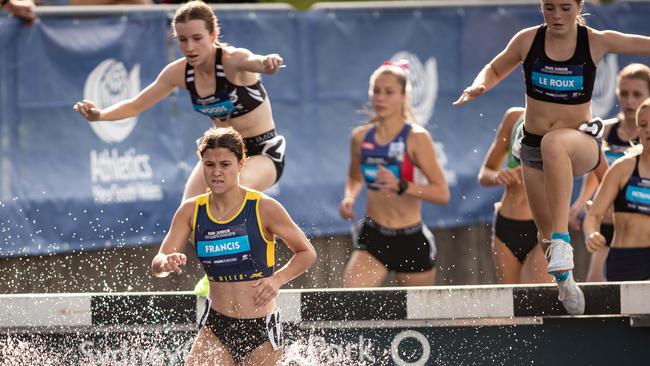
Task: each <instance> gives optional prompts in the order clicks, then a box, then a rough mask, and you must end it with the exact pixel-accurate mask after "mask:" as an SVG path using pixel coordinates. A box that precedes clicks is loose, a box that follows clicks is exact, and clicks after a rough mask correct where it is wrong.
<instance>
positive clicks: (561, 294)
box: [557, 272, 585, 315]
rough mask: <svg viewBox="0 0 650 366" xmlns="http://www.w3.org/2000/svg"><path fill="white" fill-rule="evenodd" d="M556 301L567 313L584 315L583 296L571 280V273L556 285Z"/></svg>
mask: <svg viewBox="0 0 650 366" xmlns="http://www.w3.org/2000/svg"><path fill="white" fill-rule="evenodd" d="M557 290H558V296H557V298H558V300H560V302H562V306H564V309H565V310H566V312H567V313H569V314H571V315H582V314H584V313H585V294H584V293H582V290H581V289H580V287H578V285H577V284H576V281H575V280H574V279H573V272H569V277H568V278H567V279H566V280H565V281H562V282H558V283H557Z"/></svg>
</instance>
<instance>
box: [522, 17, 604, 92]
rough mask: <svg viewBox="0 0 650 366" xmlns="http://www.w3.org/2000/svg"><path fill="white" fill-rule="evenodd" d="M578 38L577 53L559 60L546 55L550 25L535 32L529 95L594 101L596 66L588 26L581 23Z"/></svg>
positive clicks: (527, 65)
mask: <svg viewBox="0 0 650 366" xmlns="http://www.w3.org/2000/svg"><path fill="white" fill-rule="evenodd" d="M577 27H578V40H577V44H576V49H575V52H574V54H573V56H572V57H571V58H570V59H568V60H566V61H555V60H552V59H550V58H549V57H548V56H547V55H546V50H545V49H544V40H545V39H546V28H547V26H546V24H544V25H541V26H540V27H539V28H538V29H537V33H536V34H535V40H534V41H533V44H532V45H531V46H530V50H529V51H528V55H526V59H525V60H524V76H525V79H526V95H528V96H529V97H531V98H533V99H536V100H541V101H544V102H551V103H558V104H582V103H586V102H588V101H590V100H591V94H592V92H593V90H594V82H595V80H596V65H595V64H594V61H593V60H592V59H591V52H590V49H589V34H588V30H587V27H585V26H582V25H579V24H578V25H577Z"/></svg>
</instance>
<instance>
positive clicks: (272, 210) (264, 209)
mask: <svg viewBox="0 0 650 366" xmlns="http://www.w3.org/2000/svg"><path fill="white" fill-rule="evenodd" d="M259 193H260V195H259V212H260V217H261V219H262V220H263V221H268V220H269V219H275V218H277V217H278V215H281V214H282V213H285V212H286V210H285V208H284V206H282V204H281V203H280V202H279V201H278V200H276V199H275V198H273V197H271V196H269V195H267V194H265V193H262V192H259Z"/></svg>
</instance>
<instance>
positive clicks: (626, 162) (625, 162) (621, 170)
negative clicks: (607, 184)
mask: <svg viewBox="0 0 650 366" xmlns="http://www.w3.org/2000/svg"><path fill="white" fill-rule="evenodd" d="M638 156H639V154H638V153H630V154H627V155H624V156H622V157H620V158H618V159H616V160H615V161H614V163H612V166H610V167H609V168H608V170H610V171H611V173H612V174H616V175H623V174H630V173H631V172H632V170H633V169H634V166H636V159H637V157H638Z"/></svg>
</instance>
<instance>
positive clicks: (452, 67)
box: [0, 3, 650, 256]
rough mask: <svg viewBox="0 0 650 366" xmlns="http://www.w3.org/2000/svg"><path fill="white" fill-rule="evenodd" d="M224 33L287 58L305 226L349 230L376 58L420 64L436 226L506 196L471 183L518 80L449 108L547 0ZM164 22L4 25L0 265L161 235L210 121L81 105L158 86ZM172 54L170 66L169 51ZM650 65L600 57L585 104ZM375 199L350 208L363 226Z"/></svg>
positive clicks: (627, 20)
mask: <svg viewBox="0 0 650 366" xmlns="http://www.w3.org/2000/svg"><path fill="white" fill-rule="evenodd" d="M587 10H588V12H589V13H591V16H589V17H588V18H587V19H588V22H589V24H590V25H592V26H593V27H595V28H599V29H603V28H607V29H614V30H619V31H623V32H630V33H639V34H650V23H648V22H647V19H646V16H645V14H648V13H650V4H649V3H616V4H612V5H606V6H605V5H603V6H592V7H589V8H588V9H587ZM217 16H218V17H219V19H220V22H221V26H222V37H221V38H222V40H224V41H226V42H229V43H232V44H234V45H236V46H240V47H245V48H248V49H250V50H252V51H253V52H255V53H260V54H265V53H269V52H278V53H280V54H281V55H282V56H283V57H284V59H285V62H286V64H287V65H288V67H287V68H286V69H282V70H281V71H280V72H279V73H278V74H277V75H274V76H268V77H267V76H265V77H264V83H265V85H266V87H267V90H268V92H269V95H270V98H271V100H272V103H273V112H274V118H275V121H276V124H277V129H278V131H279V132H280V133H281V134H283V135H285V136H286V138H287V141H288V144H287V167H286V170H285V174H284V176H283V177H282V179H281V181H280V182H279V184H277V185H276V186H274V187H272V188H271V189H270V190H269V191H268V193H270V194H271V195H273V196H274V197H276V198H277V199H279V200H280V201H281V202H282V203H284V204H285V206H286V207H287V209H288V211H289V212H290V213H291V215H292V216H293V217H294V219H295V220H296V221H297V222H298V223H299V225H300V226H301V227H303V228H304V229H305V231H306V232H308V233H309V234H313V235H325V234H336V233H344V232H347V231H348V228H349V226H350V223H349V222H346V221H344V220H342V219H341V218H340V217H339V215H338V210H337V206H338V203H339V200H340V198H341V192H342V189H343V184H344V181H345V177H346V170H347V164H348V151H349V148H348V144H349V141H348V140H349V133H350V131H351V130H352V128H353V127H354V126H356V125H358V124H360V123H363V122H364V119H365V117H364V115H363V114H362V113H359V111H360V110H362V109H363V108H364V106H365V105H366V103H367V90H368V79H369V76H370V74H371V72H372V71H373V70H374V69H375V68H376V67H377V66H378V65H380V64H381V63H382V62H383V61H385V60H389V59H399V58H406V59H408V60H409V61H410V65H411V66H410V71H411V78H412V81H413V85H414V93H413V100H412V101H413V104H414V107H415V112H416V115H417V117H418V119H419V120H420V122H422V123H423V124H424V125H425V126H426V128H427V129H428V130H429V131H430V132H431V134H432V136H433V139H434V141H435V145H436V149H437V153H438V157H439V159H440V161H441V163H442V165H443V168H444V172H445V175H446V178H447V180H448V182H449V184H450V187H451V192H452V199H451V203H450V204H449V205H448V206H444V207H440V206H434V205H425V206H424V209H423V217H424V221H425V222H426V223H427V224H429V225H430V226H431V227H433V228H444V227H453V226H461V225H469V224H475V223H482V222H488V221H489V220H490V219H491V215H492V203H493V202H494V201H495V200H497V199H498V198H499V196H500V194H501V190H500V189H485V188H482V187H480V186H479V185H478V184H477V183H476V174H477V172H478V169H479V167H480V164H481V162H482V160H483V156H484V154H485V152H486V151H487V149H488V147H489V145H490V142H491V140H492V138H493V135H494V131H495V128H496V126H497V125H498V123H499V120H500V118H501V116H502V114H503V112H504V111H505V109H506V108H508V107H509V106H513V105H523V103H524V97H523V95H524V94H523V89H524V87H523V80H522V79H523V78H522V75H521V72H517V71H515V73H514V74H513V75H512V76H511V77H510V78H508V79H507V80H506V81H504V82H503V83H502V84H501V85H499V86H498V87H497V88H495V89H494V90H492V91H490V93H489V94H488V95H486V96H485V97H483V98H480V99H479V100H477V101H475V102H473V103H472V104H469V105H467V106H463V107H460V108H452V107H451V102H452V101H453V100H455V99H456V98H457V96H458V94H459V92H460V91H461V90H462V89H463V88H464V87H465V86H466V85H468V84H469V83H471V81H472V79H473V78H474V76H475V75H476V73H477V72H478V71H479V70H480V69H481V67H483V65H484V64H485V63H487V62H488V61H489V60H490V58H491V57H493V56H494V55H495V54H496V53H497V52H499V51H500V50H501V49H503V47H504V46H505V45H506V43H507V41H508V39H510V37H511V36H512V35H513V34H514V33H515V32H516V31H517V30H519V29H521V28H523V27H526V26H533V25H535V24H539V23H540V22H541V21H542V18H541V15H540V13H539V5H538V4H535V5H507V6H471V7H458V6H440V7H431V6H430V7H404V8H397V7H391V8H377V9H368V8H358V9H354V8H349V9H335V8H331V9H328V8H325V7H319V8H317V9H316V10H312V11H309V12H305V13H301V12H296V11H293V10H286V9H285V10H278V9H275V10H273V9H262V10H251V9H250V7H249V8H246V9H245V10H241V9H240V10H236V9H235V10H223V11H217ZM168 17H169V14H168V12H166V11H162V10H161V11H159V12H156V11H146V12H137V11H136V12H129V13H125V14H124V15H104V16H84V15H78V14H74V15H67V16H58V15H57V16H54V15H42V16H41V17H40V21H39V22H37V23H36V24H34V25H33V26H31V27H25V26H23V25H21V24H20V23H19V22H18V21H17V20H15V19H11V18H0V49H2V52H1V53H0V132H1V137H0V152H1V155H0V256H17V255H40V254H51V253H61V252H69V251H78V250H88V249H93V248H103V247H113V246H135V245H145V244H152V243H157V242H160V241H161V240H162V238H163V237H164V234H165V230H166V228H167V227H168V225H169V222H170V219H171V216H172V214H173V212H174V210H175V208H176V207H177V204H178V203H179V200H180V198H181V195H182V190H183V186H184V182H185V180H186V178H187V176H188V175H189V173H190V171H191V169H192V167H193V166H194V164H195V163H196V155H195V152H194V150H195V145H194V141H195V139H196V138H197V137H198V136H199V135H200V134H201V133H202V132H203V131H204V130H205V129H206V128H208V127H209V126H210V123H209V121H208V120H207V119H205V118H203V117H201V116H199V115H198V114H196V113H195V112H193V111H192V110H191V108H190V104H189V97H188V95H187V93H186V92H185V91H178V92H176V93H174V94H173V95H171V96H170V97H169V98H168V99H166V100H165V101H164V102H163V103H160V104H158V105H157V106H155V107H154V108H152V109H150V110H148V111H146V112H144V113H142V114H141V115H140V116H138V117H136V118H132V119H128V120H125V121H122V122H119V123H94V124H89V123H88V122H86V121H85V120H83V119H82V118H81V117H80V116H78V115H77V114H75V113H74V112H73V111H72V109H71V108H72V104H73V103H74V102H75V101H77V100H81V99H83V98H88V99H92V100H95V101H97V102H98V103H99V104H100V106H107V105H110V104H112V103H114V102H116V101H119V100H122V99H125V98H127V97H130V96H132V95H134V94H135V93H137V92H138V91H139V90H141V88H143V87H144V86H146V85H147V84H148V83H150V82H151V81H153V80H154V79H155V77H156V76H157V74H158V73H159V72H160V70H162V68H163V67H164V66H165V64H166V63H167V62H168V61H169V60H170V59H172V58H173V57H178V56H179V55H180V54H179V51H178V50H177V48H176V45H175V44H173V42H170V39H169V37H168V33H169V18H168ZM170 55H171V56H170ZM630 62H645V63H648V62H649V60H648V59H647V58H638V57H629V56H623V55H608V56H607V57H605V59H604V60H603V62H602V63H601V64H600V65H599V66H600V67H599V69H598V76H597V81H596V87H595V94H594V103H593V110H594V114H595V115H600V116H603V117H610V116H612V114H613V113H615V111H616V105H615V104H616V100H615V95H614V83H615V76H616V73H617V72H618V70H619V69H620V68H622V67H624V66H625V65H627V64H629V63H630ZM364 206H365V202H359V203H358V204H357V212H358V214H359V215H361V214H362V213H363V209H364Z"/></svg>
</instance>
